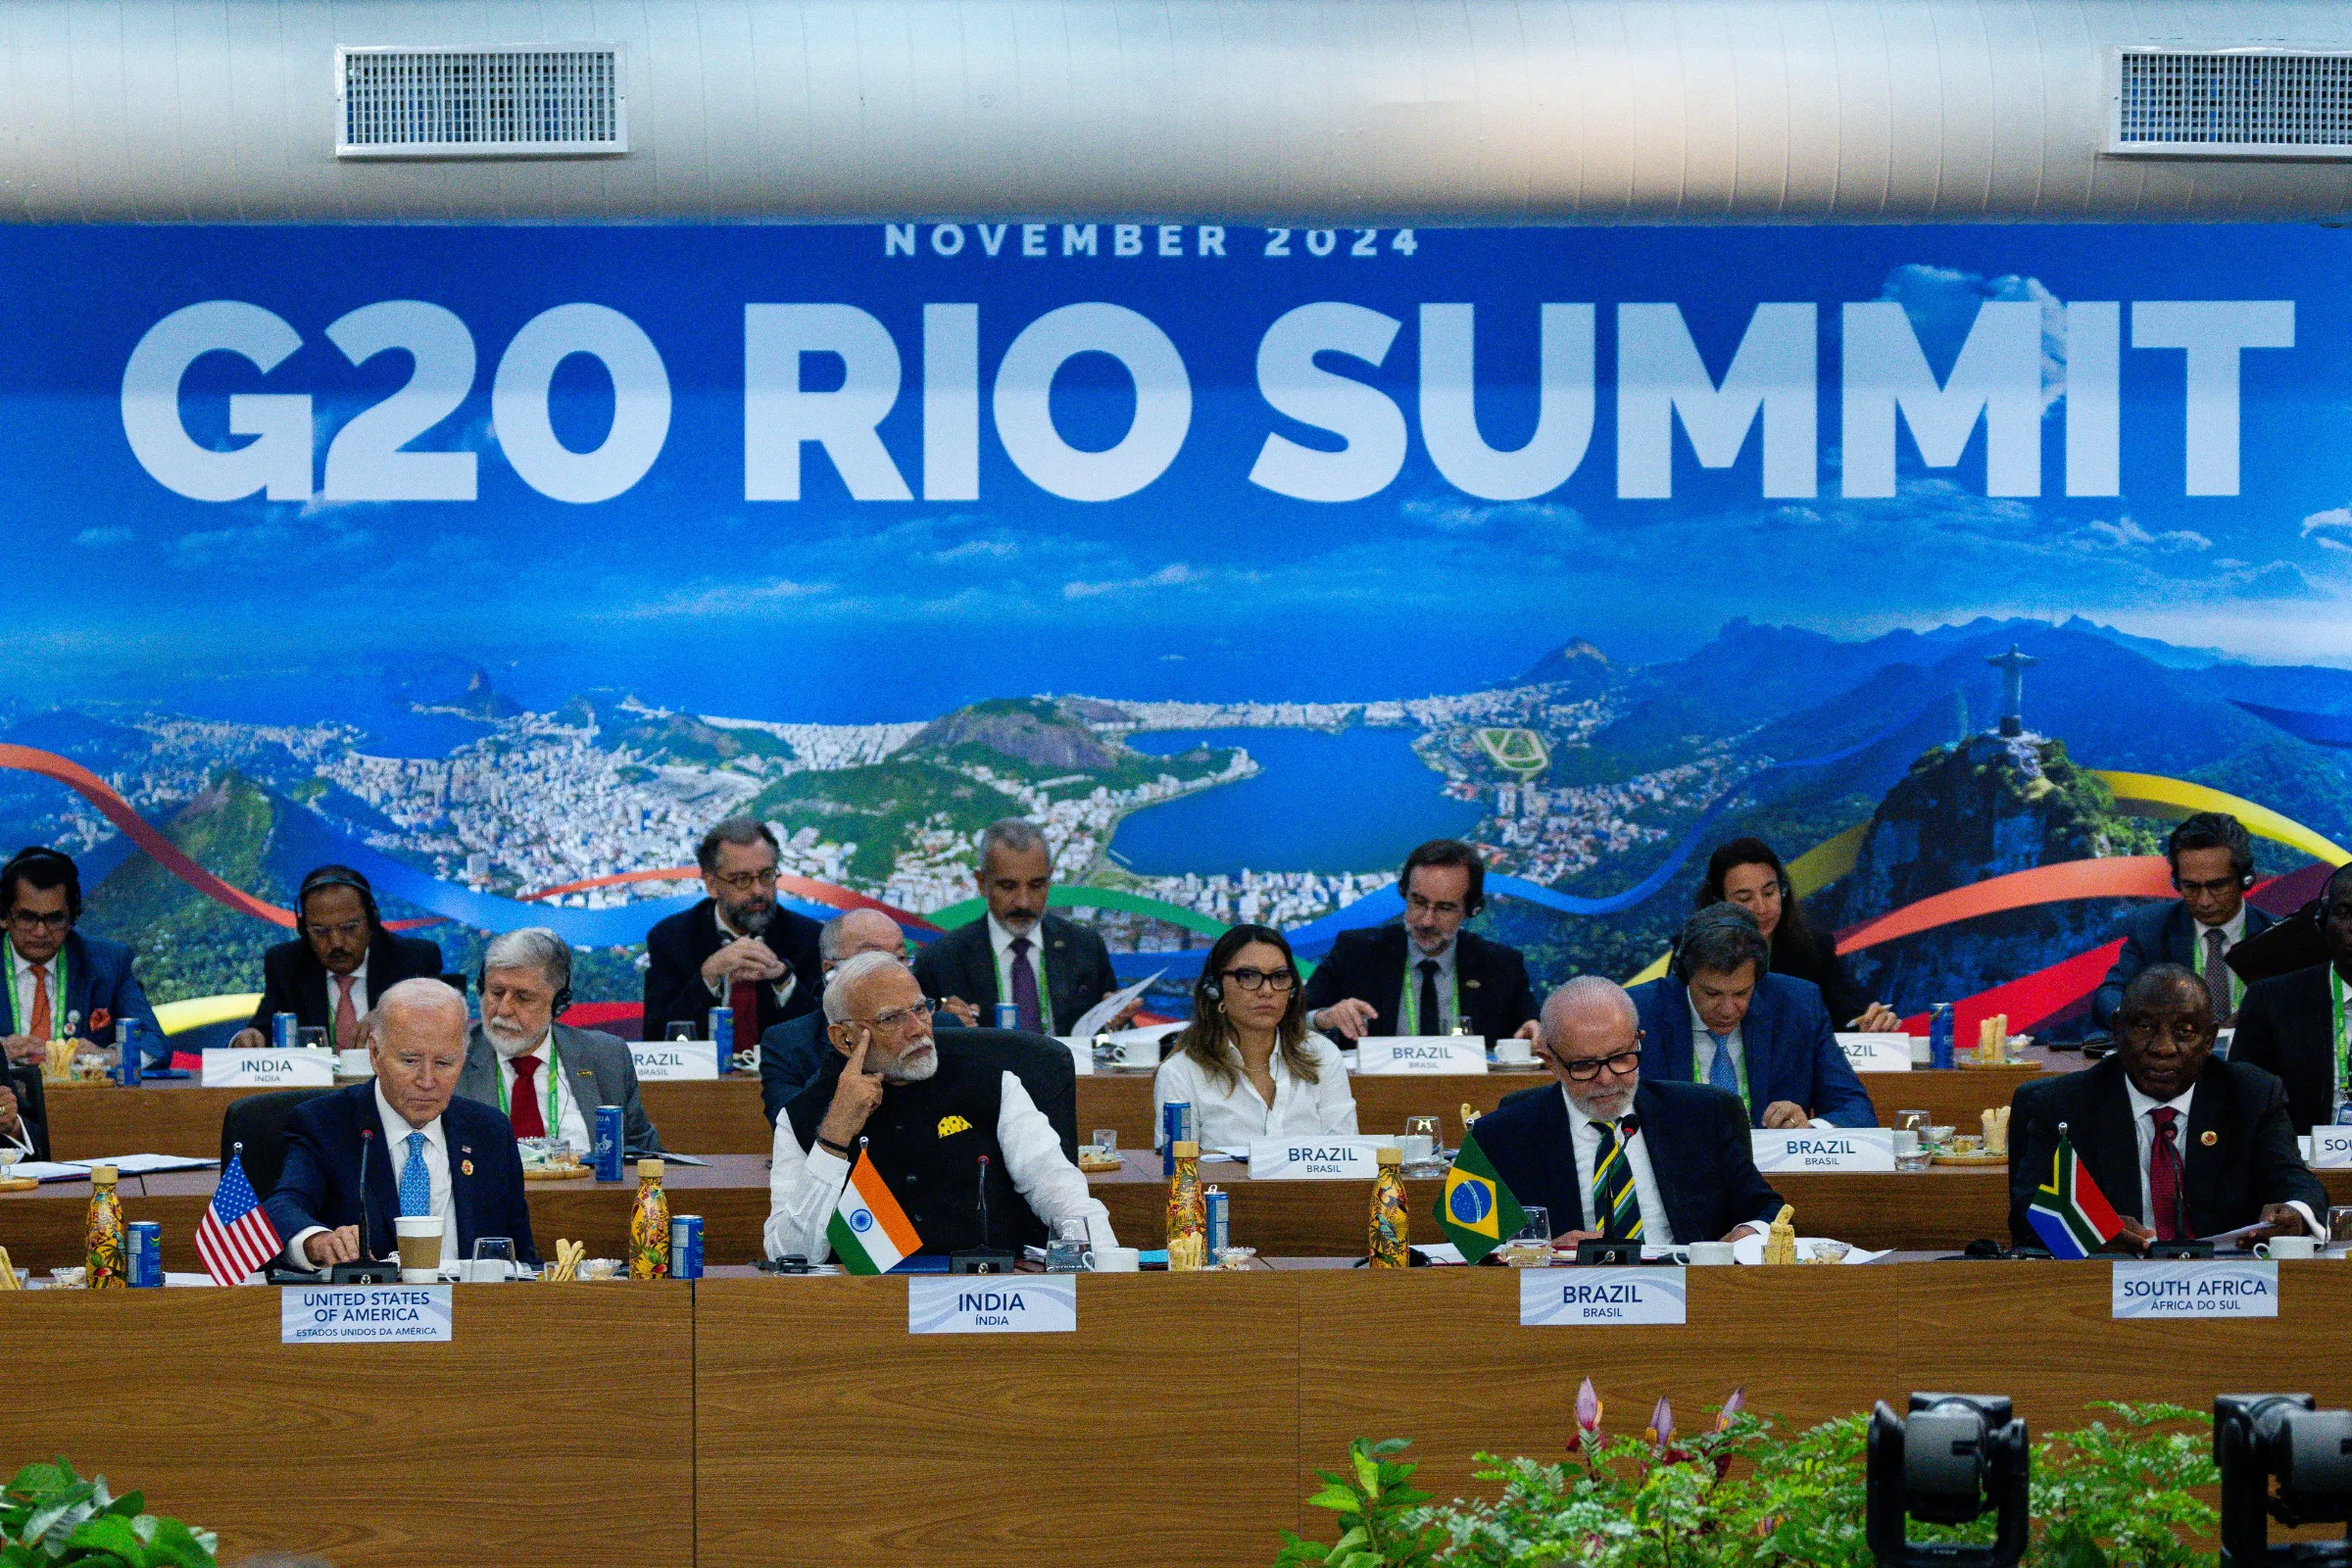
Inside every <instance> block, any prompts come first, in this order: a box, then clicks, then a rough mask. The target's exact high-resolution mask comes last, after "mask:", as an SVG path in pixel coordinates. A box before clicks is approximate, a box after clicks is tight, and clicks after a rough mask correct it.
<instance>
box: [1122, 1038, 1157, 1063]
mask: <svg viewBox="0 0 2352 1568" xmlns="http://www.w3.org/2000/svg"><path fill="white" fill-rule="evenodd" d="M1119 1065H1120V1066H1122V1067H1156V1066H1158V1065H1159V1042H1158V1041H1156V1040H1122V1041H1120V1042H1119Z"/></svg>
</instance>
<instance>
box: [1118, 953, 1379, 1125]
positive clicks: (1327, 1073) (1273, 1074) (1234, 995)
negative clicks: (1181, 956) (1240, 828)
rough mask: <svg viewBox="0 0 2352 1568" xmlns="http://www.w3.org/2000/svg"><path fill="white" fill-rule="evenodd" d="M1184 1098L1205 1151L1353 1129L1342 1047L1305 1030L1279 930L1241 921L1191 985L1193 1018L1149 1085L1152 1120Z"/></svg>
mask: <svg viewBox="0 0 2352 1568" xmlns="http://www.w3.org/2000/svg"><path fill="white" fill-rule="evenodd" d="M1174 1102H1184V1103H1189V1104H1190V1105H1191V1106H1192V1107H1193V1126H1194V1129H1195V1131H1196V1132H1197V1133H1198V1134H1199V1137H1200V1141H1201V1147H1202V1148H1204V1149H1218V1148H1226V1149H1239V1148H1244V1147H1246V1146H1248V1145H1249V1144H1250V1143H1252V1142H1254V1141H1256V1140H1258V1139H1263V1138H1292V1137H1300V1136H1304V1137H1320V1136H1323V1135H1326V1134H1351V1133H1353V1132H1354V1131H1355V1096H1354V1094H1353V1093H1352V1092H1351V1091H1350V1090H1349V1089H1348V1068H1347V1065H1346V1063H1344V1062H1342V1061H1341V1060H1340V1053H1339V1048H1337V1047H1336V1046H1334V1045H1333V1044H1332V1043H1331V1042H1330V1041H1328V1040H1326V1039H1324V1038H1323V1037H1322V1036H1321V1035H1318V1034H1310V1033H1309V1032H1308V1031H1307V1027H1306V999H1305V994H1304V990H1303V988H1302V987H1301V985H1300V984H1299V966H1298V964H1297V962H1296V961H1295V960H1294V959H1293V958H1292V956H1291V944H1290V942H1289V940H1288V939H1287V938H1285V937H1284V936H1283V934H1282V933H1281V932H1279V931H1277V930H1275V929H1274V928H1273V927H1272V926H1264V925H1237V926H1235V927H1234V928H1233V929H1232V930H1230V931H1228V932H1226V933H1225V934H1224V935H1223V936H1221V937H1219V938H1217V944H1216V946H1215V947H1213V948H1210V949H1209V950H1208V960H1207V961H1206V962H1205V963H1203V964H1201V978H1200V979H1199V980H1197V981H1195V982H1194V983H1193V1021H1192V1022H1191V1023H1190V1024H1189V1025H1187V1026H1186V1028H1185V1030H1184V1033H1182V1034H1181V1035H1179V1036H1177V1039H1176V1050H1175V1052H1174V1053H1173V1054H1170V1055H1169V1057H1168V1059H1167V1060H1165V1061H1163V1062H1161V1063H1160V1064H1159V1076H1158V1077H1157V1078H1155V1079H1153V1080H1152V1122H1153V1124H1154V1125H1155V1126H1156V1127H1159V1128H1161V1129H1162V1131H1161V1132H1158V1133H1155V1134H1153V1139H1152V1141H1153V1144H1154V1146H1156V1145H1157V1144H1158V1143H1159V1142H1160V1140H1161V1139H1163V1138H1164V1137H1165V1136H1166V1135H1165V1131H1164V1129H1165V1128H1166V1125H1167V1118H1166V1116H1165V1115H1164V1114H1163V1113H1162V1112H1161V1109H1160V1107H1161V1106H1163V1105H1167V1104H1169V1103H1174Z"/></svg>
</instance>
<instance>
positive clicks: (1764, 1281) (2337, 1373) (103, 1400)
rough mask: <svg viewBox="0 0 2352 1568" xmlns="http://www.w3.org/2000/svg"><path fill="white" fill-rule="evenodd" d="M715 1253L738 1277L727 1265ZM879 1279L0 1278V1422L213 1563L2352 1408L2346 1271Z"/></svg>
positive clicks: (1010, 1551)
mask: <svg viewBox="0 0 2352 1568" xmlns="http://www.w3.org/2000/svg"><path fill="white" fill-rule="evenodd" d="M730 1272H733V1271H730ZM2108 1295H2109V1273H2108V1270H2107V1269H2106V1268H2105V1267H2104V1266H2102V1265H2099V1264H2058V1263H1957V1262H1928V1261H1919V1262H1901V1263H1894V1264H1887V1265H1874V1266H1868V1267H1860V1268H1789V1269H1721V1270H1713V1269H1710V1270H1692V1271H1691V1275H1690V1321H1689V1322H1688V1323H1687V1324H1685V1325H1683V1326H1679V1327H1671V1328H1670V1327H1588V1328H1522V1327H1520V1325H1519V1321H1518V1277H1517V1276H1516V1275H1514V1274H1513V1273H1511V1272H1510V1271H1507V1270H1499V1269H1492V1270H1490V1269H1480V1270H1469V1269H1414V1270H1405V1271H1380V1272H1377V1273H1376V1272H1374V1271H1370V1270H1352V1269H1344V1268H1330V1267H1325V1268H1313V1267H1303V1268H1297V1269H1277V1270H1272V1271H1253V1272H1250V1273H1240V1274H1229V1273H1213V1274H1203V1275H1161V1274H1144V1275H1134V1276H1092V1277H1088V1278H1085V1279H1082V1280H1080V1281H1079V1290H1078V1301H1079V1312H1078V1327H1077V1330H1076V1332H1075V1333H1072V1334H1040V1335H1005V1336H985V1337H980V1336H941V1337H931V1336H912V1335H909V1334H908V1332H907V1284H906V1282H904V1281H902V1280H897V1279H864V1280H858V1279H843V1278H807V1279H775V1278H760V1277H733V1278H710V1279H706V1280H703V1281H701V1282H699V1283H696V1284H693V1285H688V1284H684V1283H676V1282H672V1283H657V1284H650V1285H635V1284H628V1283H615V1284H605V1285H578V1286H570V1287H554V1286H528V1285H524V1286H460V1287H456V1288H455V1309H454V1314H453V1316H454V1334H453V1339H452V1341H451V1342H450V1343H448V1344H445V1345H429V1346H305V1347H289V1346H284V1345H281V1344H280V1341H279V1333H278V1308H279V1300H278V1297H279V1293H277V1292H275V1291H270V1290H264V1289H245V1290H235V1291H213V1290H184V1291H183V1290H172V1291H151V1292H121V1293H108V1294H107V1295H105V1296H95V1295H92V1294H90V1293H86V1292H34V1293H26V1294H22V1295H7V1296H0V1320H6V1321H7V1323H8V1329H9V1331H10V1336H11V1342H12V1346H13V1347H14V1354H13V1357H12V1370H13V1371H14V1373H15V1383H16V1386H17V1387H18V1389H19V1390H20V1391H21V1393H22V1397H18V1398H14V1399H10V1400H7V1401H0V1451H4V1452H5V1453H6V1454H7V1455H10V1456H11V1457H10V1458H9V1459H8V1461H7V1462H9V1463H12V1464H13V1463H17V1462H21V1461H23V1460H25V1459H27V1458H30V1457H33V1456H47V1455H51V1454H56V1453H61V1452H62V1453H65V1454H67V1455H70V1456H71V1457H72V1458H73V1460H74V1462H75V1463H76V1464H77V1465H79V1466H80V1467H81V1468H82V1469H83V1470H84V1472H85V1473H86V1472H88V1471H89V1470H92V1469H96V1470H100V1471H103V1472H105V1473H106V1475H107V1476H108V1477H109V1479H110V1480H111V1481H113V1482H114V1483H115V1484H116V1485H117V1486H118V1487H119V1488H123V1489H128V1488H131V1487H138V1488H142V1489H144V1490H145V1492H146V1495H147V1500H148V1504H149V1506H150V1507H152V1508H156V1509H159V1510H161V1511H164V1512H168V1513H172V1514H174V1515H177V1516H179V1517H182V1518H186V1519H189V1520H191V1521H193V1522H196V1523H199V1524H202V1525H206V1526H209V1527H211V1528H214V1529H216V1530H218V1531H220V1532H221V1547H222V1551H221V1556H222V1560H223V1561H227V1562H233V1561H235V1560H237V1559H238V1558H240V1557H242V1556H244V1555H245V1554H247V1553H249V1552H255V1551H260V1550H264V1549H272V1548H274V1549H284V1550H311V1551H318V1552H319V1553H321V1554H323V1555H324V1556H326V1557H328V1558H329V1559H331V1560H332V1561H334V1562H335V1563H337V1564H338V1565H340V1568H379V1565H380V1568H408V1565H417V1568H424V1565H432V1568H441V1565H445V1564H453V1563H490V1562H496V1563H501V1564H547V1565H551V1568H552V1565H557V1564H563V1565H601V1564H613V1565H622V1564H626V1565H630V1568H635V1565H638V1564H643V1563H650V1562H660V1563H676V1564H685V1563H701V1564H710V1565H725V1568H763V1565H770V1564H773V1565H787V1564H790V1565H800V1564H808V1565H810V1568H816V1565H824V1568H833V1565H836V1564H839V1563H842V1562H858V1563H861V1564H869V1565H877V1568H900V1565H905V1568H917V1565H922V1568H928V1565H930V1564H933V1563H938V1562H943V1561H947V1562H955V1563H956V1564H958V1565H959V1568H965V1565H968V1568H997V1565H1003V1568H1016V1565H1017V1568H1029V1565H1033V1564H1070V1565H1073V1568H1075V1565H1086V1568H1126V1565H1130V1564H1133V1565H1137V1568H1142V1565H1145V1564H1150V1565H1152V1568H1161V1565H1168V1568H1191V1565H1200V1568H1212V1565H1213V1568H1230V1565H1232V1564H1235V1563H1249V1562H1262V1561H1265V1560H1267V1559H1268V1558H1269V1557H1270V1556H1271V1554H1272V1551H1273V1548H1274V1545H1275V1544H1276V1541H1277V1532H1279V1531H1280V1530H1282V1529H1284V1528H1303V1529H1305V1530H1307V1531H1309V1532H1312V1533H1315V1534H1318V1535H1324V1536H1326V1538H1328V1529H1329V1519H1328V1518H1327V1517H1326V1516H1324V1515H1323V1514H1321V1513H1320V1511H1318V1510H1311V1509H1306V1508H1303V1507H1302V1506H1301V1499H1302V1498H1303V1497H1304V1496H1305V1495H1307V1494H1308V1493H1309V1492H1311V1491H1312V1490H1313V1489H1314V1487H1315V1481H1314V1477H1313V1472H1314V1471H1315V1470H1316V1469H1318V1468H1331V1467H1332V1466H1334V1465H1335V1464H1336V1463H1337V1462H1338V1461H1339V1460H1340V1459H1341V1458H1342V1456H1343V1455H1344V1452H1345V1447H1346V1444H1347V1442H1348V1439H1350V1438H1352V1437H1358V1436H1363V1437H1374V1438H1378V1437H1392V1436H1393V1437H1409V1438H1411V1439H1413V1440H1414V1446H1413V1447H1412V1449H1411V1450H1410V1451H1409V1453H1408V1457H1410V1458H1413V1459H1416V1460H1418V1461H1420V1463H1421V1464H1422V1467H1423V1468H1422V1471H1421V1473H1420V1476H1419V1477H1418V1478H1417V1479H1418V1482H1419V1484H1420V1485H1422V1486H1423V1487H1424V1488H1425V1489H1426V1490H1427V1491H1429V1492H1431V1493H1434V1494H1436V1495H1439V1496H1441V1497H1446V1496H1453V1495H1461V1494H1464V1493H1469V1492H1473V1491H1479V1490H1483V1489H1482V1488H1480V1486H1479V1484H1478V1483H1476V1482H1474V1481H1473V1480H1472V1478H1471V1475H1470V1470H1471V1458H1470V1456H1471V1454H1472V1453H1473V1452H1474V1451H1475V1450H1479V1449H1486V1450H1491V1451H1495V1452H1499V1453H1503V1454H1511V1453H1526V1454H1529V1455H1534V1456H1540V1457H1546V1458H1548V1457H1552V1456H1556V1455H1557V1453H1558V1452H1559V1444H1560V1440H1561V1436H1562V1434H1563V1433H1565V1432H1566V1431H1567V1430H1568V1429H1569V1426H1570V1423H1571V1420H1572V1408H1573V1404H1574V1400H1575V1397H1576V1388H1577V1384H1578V1382H1579V1380H1580V1379H1582V1378H1584V1377H1587V1376H1590V1377H1591V1378H1592V1379H1593V1382H1594V1384H1595V1385H1596V1387H1597V1388H1598V1390H1599V1391H1600V1393H1601V1395H1602V1397H1603V1398H1604V1400H1605V1401H1606V1404H1607V1410H1608V1415H1609V1421H1610V1426H1611V1428H1612V1430H1617V1431H1626V1430H1634V1429H1638V1428H1639V1427H1640V1426H1641V1425H1642V1422H1643V1421H1644V1420H1645V1418H1646V1415H1647V1412H1648V1410H1649V1408H1650V1405H1651V1403H1652V1402H1653V1401H1654V1400H1655V1399H1656V1398H1657V1397H1659V1396H1660V1395H1664V1396H1666V1397H1670V1398H1671V1399H1672V1400H1673V1401H1674V1404H1675V1407H1676V1410H1677V1413H1678V1416H1679V1417H1680V1418H1681V1420H1682V1421H1683V1422H1684V1423H1686V1424H1688V1425H1696V1424H1697V1423H1699V1422H1701V1421H1703V1420H1705V1419H1706V1417H1707V1413H1708V1412H1709V1411H1710V1410H1711V1409H1712V1407H1713V1406H1714V1405H1715V1404H1716V1403H1717V1402H1718V1401H1720V1400H1721V1399H1722V1397H1724V1396H1725V1395H1726V1394H1727V1393H1728V1392H1729V1391H1730V1390H1731V1389H1732V1388H1734V1387H1735V1386H1744V1388H1745V1389H1746V1394H1747V1400H1748V1405H1749V1408H1751V1409H1753V1410H1756V1411H1758V1412H1760V1413H1765V1414H1770V1415H1773V1416H1776V1417H1778V1418H1780V1421H1781V1423H1782V1430H1783V1431H1784V1432H1789V1431H1792V1430H1794V1429H1797V1428H1801V1427H1802V1426H1804V1425H1807V1424H1809V1423H1811V1422H1814V1421H1818V1420H1822V1419H1826V1418H1828V1417H1832V1416H1837V1415H1842V1414H1846V1413H1848V1412H1851V1411H1855V1410H1861V1409H1867V1408H1868V1407H1869V1405H1870V1403H1871V1401H1873V1400H1875V1399H1881V1398H1885V1399H1890V1400H1894V1401H1896V1402H1898V1403H1899V1402H1900V1400H1901V1398H1902V1397H1903V1396H1904V1395H1905V1394H1906V1393H1908V1392H1909V1391H1912V1390H1918V1389H1934V1388H1967V1389H1974V1390H1980V1391H1982V1392H1985V1393H2001V1394H2008V1395H2010V1396H2011V1397H2014V1398H2015V1399H2016V1401H2017V1407H2018V1411H2019V1413H2020V1414H2021V1415H2023V1416H2024V1417H2025V1418H2026V1419H2027V1421H2028V1422H2029V1423H2031V1424H2032V1425H2033V1426H2034V1428H2035V1429H2036V1430H2046V1429H2048V1428H2051V1427H2053V1426H2059V1425H2070V1424H2074V1423H2075V1422H2077V1421H2079V1420H2081V1419H2082V1418H2083V1416H2084V1415H2085V1408H2084V1407H2085V1405H2086V1404H2087V1403H2088V1401H2090V1400H2093V1399H2098V1398H2109V1397H2128V1398H2133V1399H2172V1400H2178V1401H2179V1402H2180V1403H2183V1404H2186V1405H2190V1406H2192V1407H2196V1406H2205V1407H2209V1406H2210V1404H2211V1401H2212V1399H2213V1397H2214V1396H2215V1395H2216V1394H2217V1393H2222V1392H2229V1391H2239V1392H2243V1391H2252V1390H2271V1389H2292V1390H2293V1391H2297V1392H2309V1393H2311V1394H2314V1395H2316V1396H2317V1397H2319V1399H2320V1400H2321V1402H2322V1403H2323V1405H2337V1406H2341V1405H2343V1404H2346V1403H2347V1402H2352V1265H2348V1264H2345V1263H2343V1262H2336V1261H2317V1262H2309V1263H2288V1264H2285V1265H2283V1266H2282V1268H2281V1290H2280V1315H2279V1316H2278V1318H2276V1319H2268V1320H2264V1319H2250V1320H2232V1321H2192V1322H2180V1321H2177V1320H2176V1321H2171V1322H2163V1321H2136V1322H2121V1323H2119V1322H2114V1321H2111V1320H2110V1318H2109V1315H2108Z"/></svg>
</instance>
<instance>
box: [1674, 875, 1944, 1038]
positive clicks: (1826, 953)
mask: <svg viewBox="0 0 2352 1568" xmlns="http://www.w3.org/2000/svg"><path fill="white" fill-rule="evenodd" d="M1724 903H1731V904H1737V905H1739V906H1740V907H1741V908H1743V909H1745V910H1747V912H1748V913H1750V914H1752V915H1754V916H1755V917H1756V924H1757V925H1759V926H1761V927H1763V929H1764V937H1765V940H1767V941H1768V942H1770V943H1771V944H1772V972H1773V973H1774V974H1785V975H1788V976H1789V977H1791V978H1793V979H1797V980H1810V981H1812V982H1813V983H1814V984H1815V985H1817V986H1819V987H1820V988H1821V1001H1822V1005H1823V1006H1825V1007H1827V1008H1828V1009H1829V1013H1830V1020H1831V1022H1832V1023H1834V1024H1836V1025H1837V1027H1838V1028H1840V1029H1847V1030H1852V1031H1855V1032H1857V1033H1861V1034H1879V1035H1884V1034H1899V1033H1901V1031H1902V1027H1903V1020H1902V1019H1901V1018H1900V1017H1898V1016H1896V1014H1895V1011H1894V1009H1893V1008H1892V1007H1889V1006H1887V1005H1886V1004H1885V1003H1883V1002H1874V1001H1872V1000H1871V999H1870V998H1868V997H1866V996H1864V995H1863V994H1862V991H1861V988H1860V987H1858V986H1856V985H1855V984H1854V983H1853V981H1852V980H1851V979H1850V978H1848V977H1847V975H1846V972H1845V963H1844V960H1842V959H1840V958H1839V957H1838V949H1837V946H1836V945H1835V944H1834V943H1831V942H1829V941H1826V940H1824V939H1823V938H1820V937H1817V936H1815V935H1814V934H1813V931H1812V929H1811V928H1810V927H1809V926H1807V925H1806V924H1805V911H1804V908H1803V907H1802V906H1801V905H1799V904H1798V903H1797V901H1796V895H1795V893H1794V892H1793V891H1792V890H1791V889H1790V888H1789V872H1788V870H1787V868H1786V867H1784V866H1783V865H1782V864H1781V858H1780V857H1779V856H1778V855H1775V854H1774V853H1773V852H1772V846H1771V845H1769V844H1767V843H1765V842H1764V841H1763V840H1762V839H1734V840H1732V841H1731V843H1729V844H1726V845H1724V846H1723V847H1722V848H1721V849H1719V850H1717V851H1716V852H1715V853H1714V854H1713V855H1711V856H1709V857H1707V879H1706V881H1705V882H1703V883H1701V884H1700V886H1699V890H1698V903H1697V906H1696V907H1698V908H1701V909H1703V908H1705V907H1707V906H1708V905H1710V904H1724Z"/></svg>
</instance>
